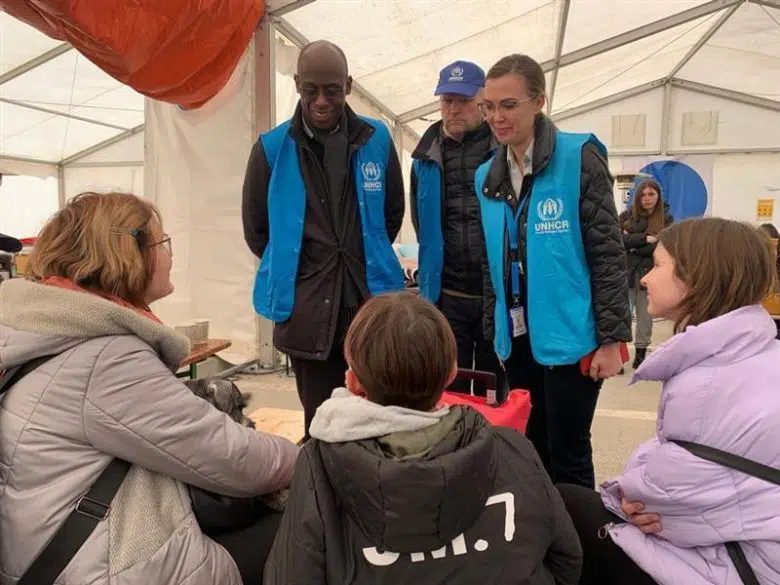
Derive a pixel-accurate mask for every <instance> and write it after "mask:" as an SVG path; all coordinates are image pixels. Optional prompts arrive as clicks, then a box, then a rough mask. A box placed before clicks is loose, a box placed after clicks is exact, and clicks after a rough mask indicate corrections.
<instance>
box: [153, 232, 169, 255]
mask: <svg viewBox="0 0 780 585" xmlns="http://www.w3.org/2000/svg"><path fill="white" fill-rule="evenodd" d="M163 235H164V236H165V237H164V238H163V239H162V240H160V241H159V242H154V243H152V244H149V247H150V248H154V247H156V246H162V247H163V248H165V250H166V251H167V252H168V254H170V255H171V256H173V243H172V242H171V236H169V235H168V234H163Z"/></svg>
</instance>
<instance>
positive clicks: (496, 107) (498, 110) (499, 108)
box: [479, 97, 534, 118]
mask: <svg viewBox="0 0 780 585" xmlns="http://www.w3.org/2000/svg"><path fill="white" fill-rule="evenodd" d="M532 99H534V98H531V97H529V98H526V99H524V100H516V99H507V100H501V101H500V102H499V103H497V104H494V103H493V102H486V101H483V102H482V103H480V104H479V109H480V111H481V112H482V115H483V116H485V117H486V118H492V117H494V116H495V115H496V114H501V115H502V116H507V115H509V114H512V113H514V112H515V111H516V110H517V108H518V107H519V106H520V104H524V103H526V102H530V101H531V100H532Z"/></svg>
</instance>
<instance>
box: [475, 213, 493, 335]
mask: <svg viewBox="0 0 780 585" xmlns="http://www.w3.org/2000/svg"><path fill="white" fill-rule="evenodd" d="M480 224H481V222H480ZM479 233H480V234H481V237H482V334H483V336H484V337H485V339H487V340H490V341H492V340H493V338H495V336H496V324H495V322H494V319H495V313H496V291H495V290H494V289H493V282H492V281H491V280H490V268H488V259H487V246H486V245H485V231H484V229H482V228H481V227H480V230H479Z"/></svg>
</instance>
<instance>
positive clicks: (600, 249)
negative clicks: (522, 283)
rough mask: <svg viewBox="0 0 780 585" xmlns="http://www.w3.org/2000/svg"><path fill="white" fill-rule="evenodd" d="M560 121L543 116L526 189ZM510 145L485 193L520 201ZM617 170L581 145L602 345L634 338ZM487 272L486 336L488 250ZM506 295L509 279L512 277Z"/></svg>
mask: <svg viewBox="0 0 780 585" xmlns="http://www.w3.org/2000/svg"><path fill="white" fill-rule="evenodd" d="M555 131H556V128H555V125H554V124H553V122H552V120H550V119H549V118H548V117H546V116H544V115H540V116H539V117H538V118H537V121H536V128H535V130H534V149H533V161H532V176H531V177H530V179H529V178H528V177H526V179H525V181H524V182H523V190H524V191H525V190H526V189H527V188H529V186H530V188H531V189H533V177H534V176H536V175H538V174H539V173H541V172H542V170H544V168H545V167H546V166H547V164H548V163H549V162H550V159H551V158H552V153H553V150H554V149H555ZM508 167H509V165H508V163H507V160H506V147H505V146H503V147H501V149H500V150H499V151H498V152H497V153H496V157H495V160H494V162H493V164H492V166H491V167H490V171H489V172H488V175H487V177H486V179H485V185H484V187H485V196H487V197H492V198H500V199H502V200H504V201H509V202H510V203H511V204H512V205H517V198H516V197H515V193H514V190H513V189H512V183H511V180H510V178H509V168H508ZM612 183H613V179H612V175H611V174H610V172H609V167H608V166H607V161H606V159H605V158H604V156H602V154H601V152H600V151H599V150H598V148H597V147H596V146H594V145H592V144H586V145H585V146H583V148H582V170H581V174H580V209H579V212H580V230H581V232H582V240H583V244H584V247H585V257H586V260H587V262H588V266H589V268H590V278H591V289H592V291H591V292H592V295H593V311H594V314H595V318H596V328H597V337H598V343H599V345H604V344H606V343H615V342H619V341H631V316H630V313H629V302H628V286H627V282H628V280H627V276H626V255H625V249H624V247H623V238H622V234H621V228H620V225H619V224H618V218H617V210H616V209H615V200H614V198H613V194H612ZM527 223H528V207H527V206H526V209H525V211H524V212H523V214H522V215H521V217H520V221H519V222H518V225H519V242H520V256H521V259H522V261H523V263H524V264H525V265H527V263H526V262H525V255H526V234H527V231H526V227H527ZM506 250H507V253H506V255H505V261H506V271H505V274H509V273H510V270H509V266H510V258H509V239H508V238H507V241H506ZM483 263H484V267H483V268H484V269H483V275H484V285H483V286H484V291H485V293H484V299H485V300H484V303H485V305H484V307H485V308H484V318H483V329H484V334H485V338H486V339H493V338H494V337H495V335H494V331H495V329H494V323H493V319H494V312H495V301H496V295H495V291H494V290H493V285H492V283H491V282H490V271H489V270H488V268H487V255H483ZM506 284H507V298H509V286H510V283H509V281H508V280H507V283H506Z"/></svg>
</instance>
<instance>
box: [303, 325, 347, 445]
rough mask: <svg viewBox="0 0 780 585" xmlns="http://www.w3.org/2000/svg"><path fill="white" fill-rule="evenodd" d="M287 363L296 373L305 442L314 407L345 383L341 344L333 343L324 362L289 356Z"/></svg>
mask: <svg viewBox="0 0 780 585" xmlns="http://www.w3.org/2000/svg"><path fill="white" fill-rule="evenodd" d="M339 337H341V336H339ZM290 364H291V365H292V367H293V371H295V385H296V386H297V388H298V396H299V397H300V399H301V404H302V405H303V418H304V430H305V436H304V439H306V440H308V439H309V427H310V426H311V421H312V419H313V418H314V413H315V412H316V411H317V408H319V406H320V404H322V403H323V402H325V401H326V400H327V399H328V398H330V395H331V393H332V392H333V390H334V389H335V388H341V387H343V386H344V384H345V383H346V381H345V378H346V372H347V362H346V360H345V359H344V342H343V340H342V341H338V342H335V343H334V344H333V348H332V349H331V351H330V355H329V356H328V359H326V360H324V361H319V360H305V359H301V358H293V357H291V358H290Z"/></svg>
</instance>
